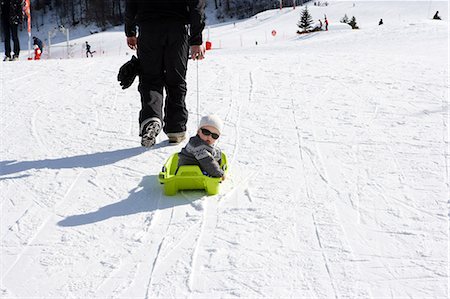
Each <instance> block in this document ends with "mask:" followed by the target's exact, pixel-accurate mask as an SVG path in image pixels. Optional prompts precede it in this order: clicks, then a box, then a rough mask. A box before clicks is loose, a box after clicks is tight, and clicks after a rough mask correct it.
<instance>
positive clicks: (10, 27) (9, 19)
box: [0, 0, 23, 61]
mask: <svg viewBox="0 0 450 299" xmlns="http://www.w3.org/2000/svg"><path fill="white" fill-rule="evenodd" d="M0 10H1V19H2V20H1V21H2V29H3V35H4V38H5V58H4V59H3V61H12V60H19V53H20V43H19V37H18V35H17V28H18V27H19V24H21V23H22V20H23V6H22V1H21V0H0ZM11 38H12V40H13V43H14V52H13V56H12V58H11Z"/></svg>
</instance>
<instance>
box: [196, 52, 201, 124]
mask: <svg viewBox="0 0 450 299" xmlns="http://www.w3.org/2000/svg"><path fill="white" fill-rule="evenodd" d="M196 60H197V127H198V126H199V125H200V90H199V87H198V86H199V83H198V59H196Z"/></svg>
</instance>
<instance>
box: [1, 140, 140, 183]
mask: <svg viewBox="0 0 450 299" xmlns="http://www.w3.org/2000/svg"><path fill="white" fill-rule="evenodd" d="M146 150H147V149H146V148H143V147H134V148H126V149H120V150H115V151H109V152H102V153H94V154H86V155H79V156H73V157H66V158H59V159H45V160H37V161H19V162H17V161H15V160H10V161H0V176H4V175H9V174H13V173H18V172H22V171H27V170H30V169H44V168H48V169H64V168H77V167H82V168H93V167H99V166H104V165H108V164H114V163H116V162H118V161H120V160H124V159H127V158H131V157H133V156H137V155H140V154H142V153H144V152H145V151H146ZM18 178H19V177H18ZM2 179H6V178H2ZM0 180H1V179H0Z"/></svg>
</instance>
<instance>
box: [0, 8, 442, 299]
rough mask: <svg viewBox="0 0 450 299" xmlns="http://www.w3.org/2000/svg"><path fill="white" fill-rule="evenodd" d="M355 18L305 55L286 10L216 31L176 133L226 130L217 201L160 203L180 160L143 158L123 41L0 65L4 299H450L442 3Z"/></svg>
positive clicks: (355, 11) (333, 21) (336, 11)
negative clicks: (126, 83)
mask: <svg viewBox="0 0 450 299" xmlns="http://www.w3.org/2000/svg"><path fill="white" fill-rule="evenodd" d="M352 4H353V3H352V2H332V3H331V4H330V5H329V6H328V7H310V11H311V13H312V14H313V18H314V19H318V18H323V17H322V16H323V14H324V13H326V14H327V16H328V18H329V20H330V31H328V32H320V33H314V34H310V35H306V36H305V35H302V36H301V37H297V36H296V35H295V31H296V30H297V27H296V23H297V21H298V19H299V13H300V9H299V8H297V9H296V10H295V11H294V10H292V9H283V10H282V11H279V10H273V11H267V12H264V13H261V14H260V15H258V18H251V19H248V20H244V21H239V22H235V24H233V23H232V22H231V23H228V24H224V25H214V26H211V27H210V28H209V30H210V32H209V34H210V40H211V41H212V42H213V47H214V45H217V44H221V47H220V48H216V49H214V50H212V51H208V53H207V58H206V59H205V60H203V61H201V62H199V63H198V64H197V63H196V62H192V61H190V62H189V69H188V74H187V82H188V94H187V106H188V108H189V117H190V118H189V122H188V133H189V135H192V134H195V131H196V128H197V119H198V114H197V111H200V114H202V115H203V114H208V113H216V114H218V115H219V116H220V117H222V118H223V119H224V122H225V129H224V134H223V135H222V136H221V138H220V139H219V143H218V145H219V147H221V148H222V150H224V151H225V152H226V153H227V155H228V158H229V165H230V172H229V177H228V178H227V180H226V181H225V182H224V183H223V185H222V189H221V193H220V194H219V195H217V196H211V197H207V196H205V195H204V193H202V192H197V191H195V192H180V193H179V194H178V195H177V196H174V197H166V196H164V195H163V193H162V188H161V186H160V185H159V183H158V181H157V176H158V172H159V170H160V168H161V166H162V164H163V163H164V162H165V160H166V159H167V157H168V156H169V155H170V154H172V153H174V152H176V151H179V150H180V149H181V148H182V147H183V146H184V144H181V145H178V146H168V143H167V138H166V136H165V135H164V134H161V135H160V136H158V142H157V144H156V146H155V147H154V148H151V149H143V148H141V147H140V143H139V142H140V139H139V137H138V129H139V125H138V123H137V119H138V112H139V108H140V101H139V94H138V92H137V82H135V83H134V84H133V85H132V86H131V87H130V88H129V89H127V90H121V89H120V86H119V84H118V82H117V81H116V75H117V71H118V69H119V67H120V66H121V65H122V64H123V63H124V62H126V61H127V60H128V59H129V58H130V55H125V51H124V45H125V39H124V35H123V33H122V32H119V31H112V32H105V33H102V34H97V35H91V36H89V37H88V38H89V43H90V44H91V45H92V46H93V49H94V48H95V45H96V41H97V43H100V42H102V48H103V49H105V53H102V55H98V56H96V57H95V58H94V59H86V58H74V59H68V60H67V59H51V60H41V61H26V60H22V61H18V62H7V63H0V78H1V80H0V82H1V83H0V91H1V93H0V94H1V102H0V105H1V106H0V107H1V118H0V132H1V135H0V140H1V148H0V155H1V156H0V157H1V159H0V190H1V202H0V205H1V217H0V218H1V220H0V221H1V222H0V223H1V227H0V228H1V229H0V235H1V255H0V256H1V259H0V272H1V273H0V274H1V280H0V298H386V297H390V298H405V297H408V298H448V296H449V270H448V263H449V222H448V220H449V213H448V200H449V192H448V191H449V186H448V182H449V166H448V165H449V164H448V163H449V158H448V136H449V135H448V125H449V123H448V121H449V114H448V108H449V107H448V100H449V79H448V78H449V67H448V64H449V57H448V50H449V48H448V47H449V27H448V19H449V15H448V4H447V2H437V1H432V2H428V1H424V2H359V1H357V2H356V5H355V6H354V7H353V5H352ZM436 10H439V11H440V14H441V16H442V17H443V19H444V21H433V20H431V17H432V15H433V14H434V12H435V11H436ZM345 13H347V14H348V16H349V17H351V16H353V15H355V17H356V18H357V21H358V24H359V25H360V27H361V30H343V29H342V26H338V23H339V19H340V18H342V16H343V15H344V14H345ZM379 18H383V20H384V23H385V25H383V26H381V27H379V26H378V25H377V24H378V20H379ZM273 29H275V30H276V31H277V32H278V34H277V36H276V37H274V38H273V39H268V40H267V41H266V40H265V35H266V33H265V32H266V31H267V30H269V31H268V33H269V34H270V32H271V30H273ZM206 34H207V32H206V31H205V35H206ZM241 36H242V37H241ZM258 36H260V37H261V38H263V39H260V42H259V43H258V45H256V44H255V42H254V41H255V38H256V37H258ZM269 36H270V37H271V38H272V36H271V35H269ZM269 36H268V37H269ZM84 40H85V39H83V38H82V39H79V40H75V41H73V42H74V43H79V44H81V43H83V42H84ZM241 41H242V43H241ZM120 43H123V45H120ZM241 45H242V46H241ZM120 47H121V48H120ZM120 49H121V50H120ZM94 50H95V49H94ZM119 52H120V54H119ZM131 53H132V52H131V51H129V54H131ZM52 54H55V55H56V54H57V52H56V51H55V52H54V53H52ZM61 55H64V53H63V52H61ZM61 57H62V56H61ZM22 58H23V59H24V57H22ZM197 73H198V75H199V76H198V80H199V81H198V86H199V88H198V90H197ZM197 92H198V93H197ZM197 95H198V97H199V103H200V106H199V107H197Z"/></svg>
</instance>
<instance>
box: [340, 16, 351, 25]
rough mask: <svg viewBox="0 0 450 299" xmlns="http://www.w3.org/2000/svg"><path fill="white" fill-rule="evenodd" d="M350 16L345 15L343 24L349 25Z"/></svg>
mask: <svg viewBox="0 0 450 299" xmlns="http://www.w3.org/2000/svg"><path fill="white" fill-rule="evenodd" d="M348 22H349V21H348V16H347V14H345V15H344V17H343V18H342V19H341V23H345V24H348Z"/></svg>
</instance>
